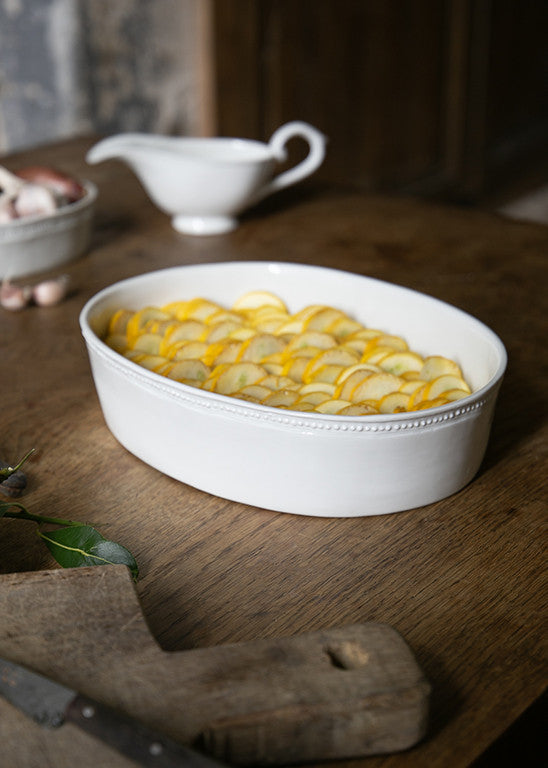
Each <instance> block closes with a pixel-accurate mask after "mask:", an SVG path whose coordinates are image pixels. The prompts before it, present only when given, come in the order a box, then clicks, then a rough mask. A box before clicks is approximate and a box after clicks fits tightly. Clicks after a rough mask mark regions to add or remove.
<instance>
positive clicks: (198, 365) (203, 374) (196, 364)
mask: <svg viewBox="0 0 548 768" xmlns="http://www.w3.org/2000/svg"><path fill="white" fill-rule="evenodd" d="M210 373H211V369H210V368H209V367H208V366H207V365H206V364H205V363H203V362H202V361H201V360H182V361H181V362H179V363H175V364H174V365H173V366H172V367H171V368H170V370H169V372H168V373H167V374H166V375H167V376H168V378H170V379H176V380H177V381H183V382H184V381H185V380H187V379H193V380H194V381H197V382H200V384H202V383H203V382H204V381H205V380H206V379H207V377H208V376H209V374H210Z"/></svg>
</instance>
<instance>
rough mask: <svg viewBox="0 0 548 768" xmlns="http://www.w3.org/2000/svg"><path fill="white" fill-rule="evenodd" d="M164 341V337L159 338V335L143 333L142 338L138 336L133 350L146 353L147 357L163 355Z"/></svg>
mask: <svg viewBox="0 0 548 768" xmlns="http://www.w3.org/2000/svg"><path fill="white" fill-rule="evenodd" d="M162 341H163V338H162V336H159V335H158V334H157V333H142V334H141V335H140V336H137V338H136V339H135V341H134V342H133V345H132V348H133V349H138V350H140V351H141V352H146V354H147V355H160V354H162V353H161V351H160V347H161V344H162Z"/></svg>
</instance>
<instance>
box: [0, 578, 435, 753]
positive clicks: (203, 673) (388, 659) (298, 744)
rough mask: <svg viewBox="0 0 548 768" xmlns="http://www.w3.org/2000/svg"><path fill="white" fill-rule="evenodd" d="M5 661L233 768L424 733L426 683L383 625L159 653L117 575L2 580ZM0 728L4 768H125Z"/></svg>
mask: <svg viewBox="0 0 548 768" xmlns="http://www.w3.org/2000/svg"><path fill="white" fill-rule="evenodd" d="M0 655H1V656H3V657H5V658H8V659H10V660H11V661H16V662H18V663H21V664H25V665H27V666H30V667H32V668H33V669H35V670H37V671H39V672H41V673H43V674H47V675H49V676H51V677H53V678H54V679H56V680H58V681H60V682H62V683H64V684H66V685H69V686H72V687H74V688H76V689H78V690H79V691H80V692H82V693H84V694H86V695H88V696H91V697H93V698H95V699H97V700H99V701H101V702H103V703H105V704H108V705H110V706H111V707H114V708H116V709H119V710H121V711H123V712H126V713H128V714H130V715H132V716H133V717H135V718H137V719H138V720H140V721H141V722H144V723H146V724H147V725H149V726H152V727H154V728H157V729H158V730H160V731H162V732H165V733H166V734H167V735H169V736H171V737H172V738H175V739H177V740H179V741H181V742H183V743H185V744H189V745H192V746H195V747H197V748H200V749H203V750H204V751H206V752H208V753H210V754H212V755H214V756H216V757H218V758H221V759H223V760H226V761H227V762H230V763H235V764H241V765H260V764H270V765H276V764H288V763H300V762H304V761H311V760H323V759H333V758H346V757H356V756H362V755H368V754H382V753H386V752H393V751H399V750H404V749H406V748H408V747H410V746H412V745H413V744H415V743H416V742H417V741H418V740H419V739H420V738H421V737H422V736H423V735H424V733H425V729H426V724H427V710H428V697H429V690H430V688H429V684H428V683H427V681H426V680H425V679H424V677H423V674H422V672H421V670H420V669H419V667H418V665H417V664H416V662H415V659H414V656H413V654H412V652H411V650H410V649H409V647H408V646H407V644H406V643H405V642H404V640H403V639H402V638H401V636H400V635H399V634H398V633H397V632H395V630H393V629H392V628H391V627H389V626H388V625H386V624H379V623H373V622H371V623H365V624H357V625H353V626H348V627H343V628H333V629H326V630H325V631H320V632H311V633H307V634H304V635H297V636H292V637H287V638H281V639H268V640H258V641H250V642H245V643H235V644H229V645H221V646H214V647H210V648H200V649H194V650H188V651H178V652H166V651H163V650H162V649H161V648H160V647H159V645H158V644H157V643H156V641H155V640H154V638H153V637H152V635H151V634H150V632H149V630H148V627H147V625H146V622H145V620H144V617H143V614H142V612H141V608H140V605H139V602H138V599H137V595H136V592H135V590H134V588H133V584H132V582H131V579H130V576H129V573H128V571H127V570H126V568H125V567H124V566H108V567H101V568H83V569H73V570H67V571H63V570H52V571H39V572H34V573H26V574H8V575H4V576H1V577H0ZM0 718H1V720H0V743H2V752H3V757H4V759H5V760H7V763H6V765H9V766H10V768H20V766H21V767H22V766H24V767H25V768H28V767H30V766H34V765H40V766H41V768H45V766H49V765H52V766H53V765H55V768H65V766H67V768H69V766H70V767H72V766H74V765H78V766H79V768H84V767H85V766H87V765H90V766H91V765H107V764H108V765H109V766H118V765H120V766H122V765H124V764H125V763H127V761H126V760H125V759H124V760H122V759H121V758H118V756H114V755H112V754H109V751H108V748H107V747H104V746H102V745H100V744H97V743H93V742H90V738H89V737H88V736H85V735H83V734H80V733H77V732H76V730H75V729H73V727H72V726H71V725H65V726H63V727H62V728H60V729H59V730H58V731H53V732H52V731H44V730H43V729H41V728H40V727H39V726H37V725H35V724H34V723H32V722H30V721H28V720H25V718H23V716H22V715H20V713H18V712H17V711H16V710H15V709H14V708H13V707H11V706H10V705H8V704H7V703H6V702H4V701H0ZM44 755H45V756H46V757H45V758H44ZM48 760H49V761H50V762H48Z"/></svg>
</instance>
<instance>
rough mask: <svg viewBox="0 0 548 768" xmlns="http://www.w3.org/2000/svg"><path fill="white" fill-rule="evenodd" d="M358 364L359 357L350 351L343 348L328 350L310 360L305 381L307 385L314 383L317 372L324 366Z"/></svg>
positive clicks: (305, 373) (304, 377)
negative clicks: (310, 382)
mask: <svg viewBox="0 0 548 768" xmlns="http://www.w3.org/2000/svg"><path fill="white" fill-rule="evenodd" d="M357 362H358V355H357V354H356V353H355V352H352V350H350V349H344V348H343V347H333V349H326V350H324V351H323V352H320V353H319V354H318V355H316V356H315V357H313V358H312V359H311V360H310V362H309V364H308V365H307V367H306V369H305V371H304V375H303V381H304V382H305V383H307V382H309V381H312V379H313V377H314V373H315V371H317V370H318V368H321V367H322V366H324V365H341V366H342V365H355V364H356V363H357Z"/></svg>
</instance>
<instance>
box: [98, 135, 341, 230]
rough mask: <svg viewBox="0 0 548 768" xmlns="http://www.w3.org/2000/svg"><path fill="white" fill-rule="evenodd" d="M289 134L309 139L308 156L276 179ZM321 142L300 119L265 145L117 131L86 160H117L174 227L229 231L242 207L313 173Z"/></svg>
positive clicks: (321, 156) (321, 155)
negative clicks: (138, 181) (136, 180)
mask: <svg viewBox="0 0 548 768" xmlns="http://www.w3.org/2000/svg"><path fill="white" fill-rule="evenodd" d="M294 136H300V137H302V138H304V139H305V140H306V141H307V142H308V144H309V153H308V155H307V157H306V158H305V159H304V160H303V161H302V162H300V163H299V164H298V165H296V166H295V167H293V168H290V169H289V170H287V171H284V172H283V173H280V174H279V175H277V176H274V171H275V168H276V164H277V163H280V162H283V161H284V160H285V159H286V156H287V153H286V150H285V144H286V143H287V142H288V141H289V139H290V138H292V137H294ZM325 143H326V140H325V137H324V136H323V135H322V134H321V133H320V132H319V131H317V130H316V129H315V128H313V127H312V126H310V125H308V124H307V123H302V122H293V123H287V124H286V125H284V126H282V127H281V128H279V129H278V130H277V131H275V133H274V134H273V135H272V138H271V139H270V141H269V142H268V143H264V142H260V141H253V140H250V139H232V138H199V137H175V136H160V135H154V134H145V133H122V134H117V135H115V136H110V137H108V138H106V139H103V140H102V141H99V143H98V144H95V146H93V147H92V148H91V149H90V150H89V152H88V154H87V157H86V160H87V162H88V163H92V164H94V163H100V162H103V161H104V160H112V159H117V160H122V161H123V162H125V163H126V164H127V165H128V166H129V167H130V168H131V169H132V170H133V172H134V173H135V175H136V176H137V177H138V179H139V180H140V182H141V183H142V185H143V187H144V189H145V190H146V192H147V194H148V196H149V197H150V199H151V200H152V202H153V203H154V204H155V205H156V206H157V207H158V208H159V209H160V210H162V211H163V212H164V213H167V214H168V215H170V216H171V217H172V224H173V227H174V228H175V229H176V230H178V231H179V232H184V233H186V234H194V235H205V234H219V233H222V232H228V231H230V230H231V229H234V228H235V227H236V226H237V223H238V221H237V217H238V215H239V214H240V213H242V211H244V210H245V209H246V208H248V207H249V206H251V205H254V204H255V203H257V202H258V201H259V200H262V199H263V198H264V197H266V196H267V195H269V194H271V193H272V192H276V191H277V190H279V189H282V188H283V187H287V186H289V185H291V184H295V183H297V182H298V181H300V180H301V179H304V178H305V177H306V176H309V175H310V174H311V173H313V172H314V171H315V170H316V169H317V168H318V167H319V166H320V165H321V163H322V162H323V159H324V157H325Z"/></svg>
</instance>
